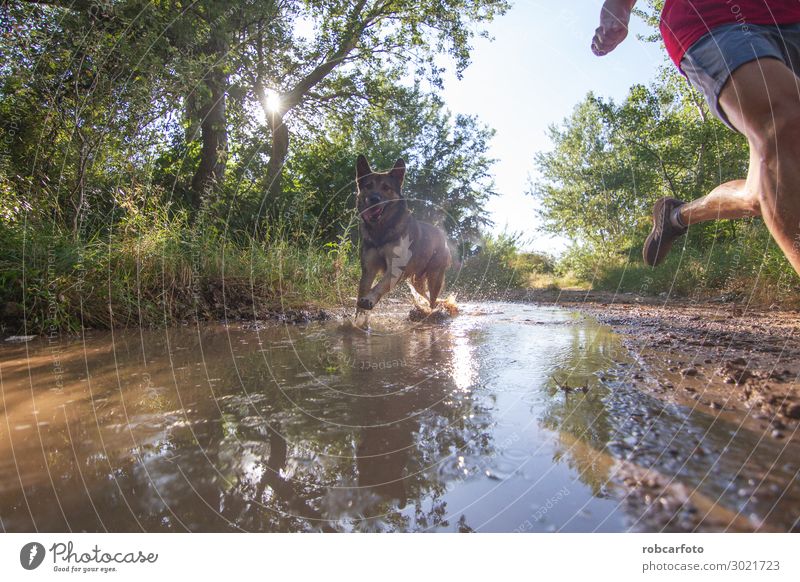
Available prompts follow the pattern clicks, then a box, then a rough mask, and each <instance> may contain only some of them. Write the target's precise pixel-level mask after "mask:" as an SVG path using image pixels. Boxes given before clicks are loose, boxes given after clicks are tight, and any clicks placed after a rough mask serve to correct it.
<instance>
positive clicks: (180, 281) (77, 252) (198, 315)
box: [0, 215, 358, 334]
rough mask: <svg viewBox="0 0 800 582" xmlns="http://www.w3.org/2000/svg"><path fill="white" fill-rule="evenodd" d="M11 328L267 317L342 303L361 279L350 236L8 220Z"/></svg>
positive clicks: (2, 260) (3, 300)
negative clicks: (82, 228) (73, 227)
mask: <svg viewBox="0 0 800 582" xmlns="http://www.w3.org/2000/svg"><path fill="white" fill-rule="evenodd" d="M0 243H1V244H2V249H0V273H2V275H0V276H2V288H1V289H0V308H2V313H0V318H1V321H2V325H3V329H4V331H5V332H6V333H21V332H24V333H36V334H48V333H54V332H56V331H68V332H77V331H79V330H80V329H81V328H82V327H91V328H110V327H112V326H115V327H120V326H121V327H128V326H159V325H171V324H175V323H179V322H184V321H188V320H193V319H219V318H224V317H227V318H230V319H237V318H248V319H253V318H258V317H266V316H268V315H269V314H270V313H274V312H275V311H278V312H283V311H287V310H300V309H307V308H319V307H328V306H334V305H340V304H341V303H342V297H347V296H349V295H351V294H352V289H354V288H355V286H356V285H357V276H358V265H357V261H355V260H353V258H352V255H353V252H352V248H351V245H350V243H349V239H348V238H347V237H343V238H342V240H341V241H340V242H339V243H338V244H330V243H329V244H327V245H325V244H323V243H321V242H320V241H314V240H300V241H297V240H294V241H292V240H290V239H288V238H287V237H286V236H284V234H283V231H281V230H280V229H273V231H272V232H270V233H266V234H261V235H259V236H258V237H255V236H252V235H248V234H245V233H236V235H235V236H228V235H227V234H226V233H221V232H219V231H218V230H217V229H215V228H214V227H213V226H210V225H208V224H202V223H200V222H198V223H195V224H189V222H188V221H187V220H186V218H185V216H182V215H179V216H177V217H171V218H169V217H167V216H165V215H163V216H162V215H157V216H150V217H148V219H147V220H142V221H140V223H138V224H137V223H136V222H133V223H131V222H128V223H124V224H121V225H119V226H118V227H117V228H115V229H114V230H112V231H109V232H106V233H104V234H103V235H99V234H98V235H95V236H94V237H92V238H90V239H89V240H86V241H76V239H75V237H74V236H73V235H72V233H71V232H64V231H60V230H58V229H55V230H54V229H52V227H49V228H47V227H36V226H31V225H28V226H27V227H17V228H12V227H10V226H9V225H8V224H3V225H0Z"/></svg>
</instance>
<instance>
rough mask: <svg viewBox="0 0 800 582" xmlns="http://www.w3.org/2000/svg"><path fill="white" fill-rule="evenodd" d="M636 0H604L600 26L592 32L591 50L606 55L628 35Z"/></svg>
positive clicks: (599, 54) (600, 55)
mask: <svg viewBox="0 0 800 582" xmlns="http://www.w3.org/2000/svg"><path fill="white" fill-rule="evenodd" d="M634 4H636V0H606V2H605V4H603V9H602V10H601V11H600V26H598V27H597V30H596V31H595V32H594V38H593V39H592V52H593V53H594V54H596V55H597V56H598V57H602V56H603V55H607V54H608V53H610V52H611V51H613V50H614V49H615V48H617V46H618V45H619V44H620V43H621V42H622V41H623V40H625V37H627V36H628V23H629V22H630V20H631V11H632V10H633V6H634Z"/></svg>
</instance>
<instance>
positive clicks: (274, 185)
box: [267, 112, 289, 200]
mask: <svg viewBox="0 0 800 582" xmlns="http://www.w3.org/2000/svg"><path fill="white" fill-rule="evenodd" d="M269 124H270V130H271V133H272V150H271V152H270V156H269V165H268V166H267V180H268V182H267V183H268V184H269V194H270V198H271V200H280V198H281V195H282V194H283V188H282V186H281V179H282V176H283V164H284V163H286V155H287V154H288V153H289V128H287V127H286V124H285V123H284V122H283V115H281V114H280V113H275V112H273V113H270V114H269Z"/></svg>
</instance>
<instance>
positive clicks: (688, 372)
mask: <svg viewBox="0 0 800 582" xmlns="http://www.w3.org/2000/svg"><path fill="white" fill-rule="evenodd" d="M681 376H697V368H684V369H683V370H681Z"/></svg>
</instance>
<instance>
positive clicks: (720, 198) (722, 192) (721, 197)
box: [678, 180, 761, 226]
mask: <svg viewBox="0 0 800 582" xmlns="http://www.w3.org/2000/svg"><path fill="white" fill-rule="evenodd" d="M678 212H679V213H680V217H681V222H682V223H683V224H685V225H687V226H689V225H691V224H697V223H698V222H706V221H708V220H719V219H723V218H726V219H735V218H747V217H749V216H761V205H760V204H759V201H758V190H757V189H754V190H752V191H751V190H750V189H748V188H747V181H746V180H732V181H730V182H725V183H724V184H721V185H719V186H717V187H716V188H714V189H713V190H712V191H711V192H709V193H708V194H707V195H705V196H703V197H702V198H698V199H697V200H692V201H691V202H689V203H687V204H684V205H683V206H681V207H680V208H679V209H678Z"/></svg>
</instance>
